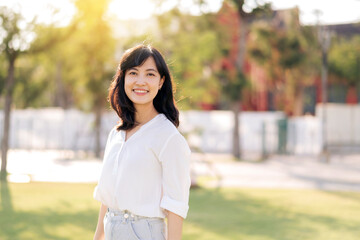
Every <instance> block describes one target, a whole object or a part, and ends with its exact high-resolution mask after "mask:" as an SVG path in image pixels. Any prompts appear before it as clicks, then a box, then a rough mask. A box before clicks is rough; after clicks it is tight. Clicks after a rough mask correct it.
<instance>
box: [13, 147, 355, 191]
mask: <svg viewBox="0 0 360 240" xmlns="http://www.w3.org/2000/svg"><path fill="white" fill-rule="evenodd" d="M72 154H73V153H71V152H52V151H48V152H36V151H11V152H10V154H9V162H8V171H9V173H10V174H11V175H10V179H9V180H10V181H28V180H31V181H46V182H94V183H95V182H96V181H97V179H98V176H99V173H100V169H101V161H99V160H96V159H79V157H76V156H75V157H74V156H73V155H72ZM192 157H193V159H192V174H193V176H195V177H196V179H198V180H199V182H202V183H204V184H206V185H208V186H213V187H218V186H220V187H222V186H224V187H260V188H310V189H323V190H343V191H360V154H358V155H346V156H345V155H343V156H340V155H338V156H333V157H332V158H331V161H330V163H322V162H320V161H319V160H318V159H316V158H314V157H301V156H272V157H271V158H269V159H268V160H266V161H263V162H234V161H232V160H231V156H229V155H219V154H205V155H204V154H196V153H194V154H193V156H192ZM194 179H195V178H194Z"/></svg>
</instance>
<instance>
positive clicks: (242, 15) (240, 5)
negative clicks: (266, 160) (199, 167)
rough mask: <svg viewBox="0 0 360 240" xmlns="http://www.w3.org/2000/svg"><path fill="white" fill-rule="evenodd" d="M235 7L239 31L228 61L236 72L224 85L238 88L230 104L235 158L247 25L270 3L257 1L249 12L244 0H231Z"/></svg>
mask: <svg viewBox="0 0 360 240" xmlns="http://www.w3.org/2000/svg"><path fill="white" fill-rule="evenodd" d="M231 2H232V3H233V4H234V5H235V8H236V11H237V18H238V21H239V28H240V29H239V33H238V36H237V54H236V59H235V62H232V63H230V65H233V66H235V69H236V72H237V73H236V74H233V76H236V77H234V78H230V79H228V81H227V83H226V85H228V86H227V87H225V89H237V88H238V90H239V93H238V95H235V96H237V97H236V98H234V97H235V96H233V97H231V98H230V99H232V101H231V105H232V110H233V112H234V132H233V155H234V157H236V158H237V159H240V157H241V147H240V142H241V141H240V134H239V126H240V122H239V113H240V111H241V110H240V109H241V99H242V95H241V90H242V88H243V87H244V86H246V85H247V84H246V83H245V82H244V81H245V80H246V77H245V76H246V73H245V69H244V63H245V56H246V52H247V36H248V31H249V30H248V29H249V25H250V23H251V22H252V21H254V20H255V19H256V18H258V17H261V16H262V15H264V14H266V13H268V12H269V11H270V10H271V4H269V3H264V4H258V2H257V1H255V3H256V7H255V8H252V9H251V11H250V12H246V11H245V10H244V7H245V6H246V5H245V0H232V1H231ZM225 94H228V95H231V93H230V92H225Z"/></svg>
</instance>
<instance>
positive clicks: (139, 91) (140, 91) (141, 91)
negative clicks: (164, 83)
mask: <svg viewBox="0 0 360 240" xmlns="http://www.w3.org/2000/svg"><path fill="white" fill-rule="evenodd" d="M134 92H137V93H147V91H144V90H134Z"/></svg>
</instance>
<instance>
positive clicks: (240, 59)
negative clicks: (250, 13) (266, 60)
mask: <svg viewBox="0 0 360 240" xmlns="http://www.w3.org/2000/svg"><path fill="white" fill-rule="evenodd" d="M240 24H241V25H240V36H239V41H238V48H239V49H238V56H237V59H236V65H237V69H238V71H241V72H243V71H244V60H245V53H246V32H247V21H246V19H244V18H240Z"/></svg>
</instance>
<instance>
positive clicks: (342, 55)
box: [329, 36, 360, 86]
mask: <svg viewBox="0 0 360 240" xmlns="http://www.w3.org/2000/svg"><path fill="white" fill-rule="evenodd" d="M329 70H330V73H333V74H334V75H336V76H337V77H339V78H341V79H343V80H345V82H346V83H347V84H348V85H349V86H355V85H359V84H360V36H354V37H352V38H351V39H338V40H337V41H336V42H335V43H334V44H333V45H332V47H331V49H330V52H329Z"/></svg>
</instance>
